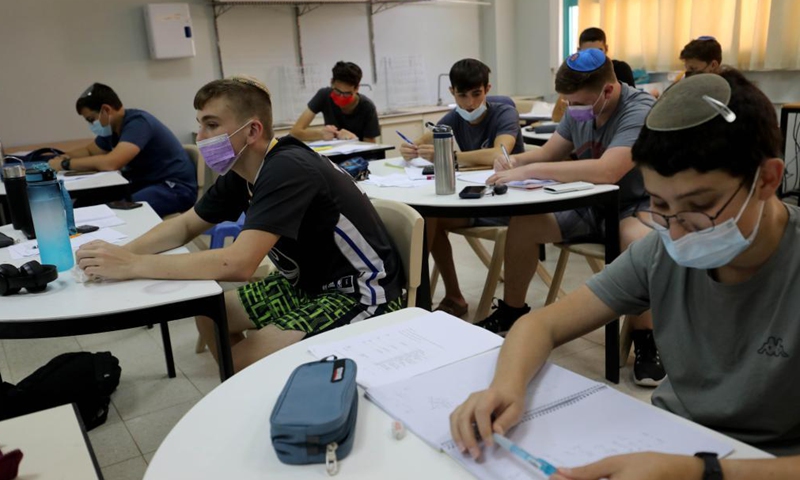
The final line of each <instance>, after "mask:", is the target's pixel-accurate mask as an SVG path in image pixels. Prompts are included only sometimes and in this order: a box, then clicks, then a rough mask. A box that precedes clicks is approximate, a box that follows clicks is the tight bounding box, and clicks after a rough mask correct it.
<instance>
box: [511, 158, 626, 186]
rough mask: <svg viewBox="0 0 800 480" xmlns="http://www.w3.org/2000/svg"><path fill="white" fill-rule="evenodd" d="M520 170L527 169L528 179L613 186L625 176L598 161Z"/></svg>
mask: <svg viewBox="0 0 800 480" xmlns="http://www.w3.org/2000/svg"><path fill="white" fill-rule="evenodd" d="M520 168H523V169H525V172H526V178H542V179H547V180H556V181H558V182H564V183H566V182H589V183H594V184H598V185H600V184H613V183H617V182H618V181H619V180H620V178H622V176H624V175H622V176H620V175H619V174H618V173H617V172H615V171H613V170H611V169H609V168H608V167H607V166H606V165H604V164H603V163H602V162H600V161H598V160H571V161H564V162H542V163H532V164H530V165H525V166H523V167H520ZM626 173H627V172H626Z"/></svg>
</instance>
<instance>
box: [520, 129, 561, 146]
mask: <svg viewBox="0 0 800 480" xmlns="http://www.w3.org/2000/svg"><path fill="white" fill-rule="evenodd" d="M526 128H527V127H526ZM552 136H553V134H552V133H534V132H530V131H528V130H525V129H524V128H523V129H522V138H532V139H534V140H542V141H544V142H546V141H548V140H550V137H552Z"/></svg>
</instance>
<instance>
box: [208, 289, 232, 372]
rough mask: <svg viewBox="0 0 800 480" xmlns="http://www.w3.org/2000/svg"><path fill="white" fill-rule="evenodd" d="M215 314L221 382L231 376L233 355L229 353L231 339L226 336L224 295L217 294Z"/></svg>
mask: <svg viewBox="0 0 800 480" xmlns="http://www.w3.org/2000/svg"><path fill="white" fill-rule="evenodd" d="M217 310H218V311H217V314H216V315H214V316H212V317H211V318H212V320H214V334H215V335H216V340H217V352H219V379H220V381H221V382H224V381H225V380H227V379H229V378H231V377H232V376H233V356H232V355H231V339H230V337H229V336H228V313H227V310H225V295H224V294H220V295H219V301H218V308H217Z"/></svg>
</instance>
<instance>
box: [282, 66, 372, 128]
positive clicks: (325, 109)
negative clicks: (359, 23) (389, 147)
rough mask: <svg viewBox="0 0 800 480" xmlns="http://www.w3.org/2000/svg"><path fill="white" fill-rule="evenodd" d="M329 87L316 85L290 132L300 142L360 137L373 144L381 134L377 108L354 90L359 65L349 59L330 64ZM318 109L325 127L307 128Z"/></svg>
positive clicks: (359, 73) (359, 80) (359, 81)
mask: <svg viewBox="0 0 800 480" xmlns="http://www.w3.org/2000/svg"><path fill="white" fill-rule="evenodd" d="M332 73H333V75H332V78H331V86H330V87H325V88H320V89H319V91H318V92H317V94H316V95H314V97H313V98H312V99H311V100H309V101H308V108H306V109H305V111H304V112H303V113H302V114H301V115H300V118H298V119H297V122H295V124H294V126H293V127H292V131H291V135H292V136H293V137H295V138H297V139H298V140H302V141H304V142H313V141H316V140H333V139H339V140H355V139H358V140H361V141H363V142H371V143H375V141H376V139H377V137H379V136H380V135H381V128H380V125H378V111H377V109H376V108H375V104H374V103H372V100H370V99H369V98H367V97H365V96H364V95H361V94H360V93H358V86H359V84H360V83H361V68H359V66H358V65H356V64H355V63H352V62H337V63H336V65H334V67H333V72H332ZM320 112H322V116H323V118H324V119H325V126H323V127H317V128H310V127H309V125H311V122H312V121H313V120H314V117H316V116H317V114H318V113H320Z"/></svg>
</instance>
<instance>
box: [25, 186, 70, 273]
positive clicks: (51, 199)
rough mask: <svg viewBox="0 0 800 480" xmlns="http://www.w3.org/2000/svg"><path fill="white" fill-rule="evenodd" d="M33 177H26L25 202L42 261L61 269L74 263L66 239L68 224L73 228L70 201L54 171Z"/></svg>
mask: <svg viewBox="0 0 800 480" xmlns="http://www.w3.org/2000/svg"><path fill="white" fill-rule="evenodd" d="M34 177H35V178H28V201H29V202H30V205H31V217H32V218H33V226H34V229H35V230H36V240H37V242H38V243H39V255H40V256H41V257H42V262H41V263H42V264H50V265H55V266H56V268H58V271H59V272H64V271H66V270H69V269H70V268H72V266H73V265H74V264H75V257H74V255H73V253H72V245H71V244H70V242H69V236H70V227H72V228H74V220H73V219H72V203H71V201H70V200H69V195H67V192H66V189H65V188H64V184H63V182H60V181H59V180H57V179H56V177H55V172H53V171H52V170H49V171H43V172H41V176H40V177H36V176H34Z"/></svg>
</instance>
